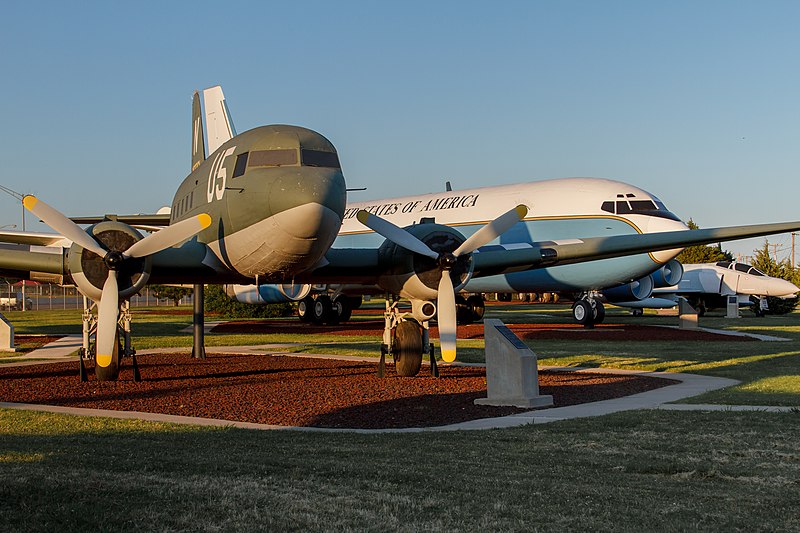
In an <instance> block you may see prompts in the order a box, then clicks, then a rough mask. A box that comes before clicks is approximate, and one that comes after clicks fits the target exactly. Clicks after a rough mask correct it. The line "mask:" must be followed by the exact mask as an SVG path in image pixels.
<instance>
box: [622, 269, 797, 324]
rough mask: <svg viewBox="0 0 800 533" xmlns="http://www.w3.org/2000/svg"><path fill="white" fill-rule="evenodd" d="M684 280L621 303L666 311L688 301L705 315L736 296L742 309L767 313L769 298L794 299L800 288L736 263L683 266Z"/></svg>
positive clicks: (627, 305) (633, 306)
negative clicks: (765, 306)
mask: <svg viewBox="0 0 800 533" xmlns="http://www.w3.org/2000/svg"><path fill="white" fill-rule="evenodd" d="M683 269H684V272H683V276H682V277H681V279H680V281H679V282H678V283H676V284H673V285H671V286H668V287H659V288H657V289H655V290H654V291H653V294H652V296H651V297H649V298H645V299H643V300H639V301H635V302H617V303H616V305H619V306H621V307H630V308H633V309H634V310H636V309H652V308H655V309H663V308H670V307H675V306H676V305H678V300H679V299H680V298H685V299H686V300H687V301H688V302H689V304H691V305H692V307H694V308H695V309H696V310H697V314H698V315H700V316H703V314H705V312H706V310H708V309H716V308H720V307H725V306H726V305H727V303H728V298H730V297H732V296H733V297H736V301H737V304H738V305H739V306H751V305H754V304H755V305H754V308H753V311H754V312H755V313H756V314H757V315H760V314H763V311H762V308H761V302H760V301H759V300H764V299H766V297H768V296H772V297H776V298H784V299H786V298H794V297H795V296H796V295H797V293H798V291H800V288H798V287H797V286H796V285H795V284H794V283H792V282H790V281H786V280H785V279H781V278H774V277H771V276H767V275H766V274H764V273H763V272H761V271H760V270H758V269H757V268H755V267H753V266H751V265H747V264H745V263H738V262H735V261H720V262H718V263H702V264H695V265H683Z"/></svg>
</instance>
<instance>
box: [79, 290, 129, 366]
mask: <svg viewBox="0 0 800 533" xmlns="http://www.w3.org/2000/svg"><path fill="white" fill-rule="evenodd" d="M89 302H91V304H90V303H89ZM96 313H97V303H96V302H93V301H92V300H89V299H88V298H86V297H85V296H84V297H83V346H82V347H81V349H80V350H78V361H79V367H80V368H79V375H80V380H81V381H88V376H87V373H86V366H85V365H84V362H83V360H84V359H94V358H95V356H96V353H97V344H96V337H97V314H96ZM122 357H130V358H131V366H132V367H133V380H134V381H141V380H142V376H141V374H140V373H139V365H138V364H137V363H136V350H134V349H133V347H132V345H131V311H130V305H129V302H128V301H127V300H124V301H122V302H121V303H120V311H119V319H118V321H117V334H116V338H115V342H114V351H113V354H112V355H111V364H110V365H108V366H107V367H101V366H100V365H97V364H95V366H94V373H95V378H96V379H97V380H98V381H113V380H116V379H117V378H118V377H119V368H120V363H121V360H122Z"/></svg>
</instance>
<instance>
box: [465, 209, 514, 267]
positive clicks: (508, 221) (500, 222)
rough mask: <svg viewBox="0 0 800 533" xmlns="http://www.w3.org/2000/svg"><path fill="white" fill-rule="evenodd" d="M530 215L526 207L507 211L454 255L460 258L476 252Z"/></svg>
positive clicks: (477, 233) (480, 230)
mask: <svg viewBox="0 0 800 533" xmlns="http://www.w3.org/2000/svg"><path fill="white" fill-rule="evenodd" d="M527 214H528V208H527V207H525V206H524V205H518V206H517V207H515V208H514V209H512V210H510V211H507V212H505V213H503V214H502V215H500V216H499V217H497V218H496V219H494V220H492V221H491V222H489V223H488V224H486V225H485V226H484V227H482V228H481V229H479V230H478V231H476V232H475V233H473V234H472V235H471V236H470V237H469V238H468V239H467V240H466V241H464V242H462V243H461V246H459V247H458V248H456V250H455V251H454V252H453V255H454V256H456V257H458V256H459V255H462V254H468V253H470V252H474V251H475V250H477V249H478V248H480V247H481V246H484V245H486V244H489V243H490V242H492V241H493V240H495V239H496V238H497V237H499V236H500V235H502V234H503V233H505V232H507V231H508V230H510V229H511V226H513V225H514V224H516V223H517V222H519V221H520V220H522V219H523V218H525V215H527Z"/></svg>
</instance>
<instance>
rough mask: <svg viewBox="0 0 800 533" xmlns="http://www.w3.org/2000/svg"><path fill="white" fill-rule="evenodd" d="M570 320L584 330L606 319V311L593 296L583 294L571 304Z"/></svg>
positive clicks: (601, 303)
mask: <svg viewBox="0 0 800 533" xmlns="http://www.w3.org/2000/svg"><path fill="white" fill-rule="evenodd" d="M572 318H574V319H575V322H577V323H578V324H581V325H583V327H585V328H593V327H594V325H595V324H601V323H602V322H603V320H604V319H605V318H606V309H605V307H603V302H601V301H600V300H598V299H597V298H596V297H595V296H593V295H591V294H583V295H581V296H580V297H579V298H578V299H577V300H575V303H574V304H572Z"/></svg>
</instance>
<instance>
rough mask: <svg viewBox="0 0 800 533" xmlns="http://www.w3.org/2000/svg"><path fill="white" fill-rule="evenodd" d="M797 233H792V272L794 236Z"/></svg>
mask: <svg viewBox="0 0 800 533" xmlns="http://www.w3.org/2000/svg"><path fill="white" fill-rule="evenodd" d="M795 235H797V233H792V270H794V236H795Z"/></svg>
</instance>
